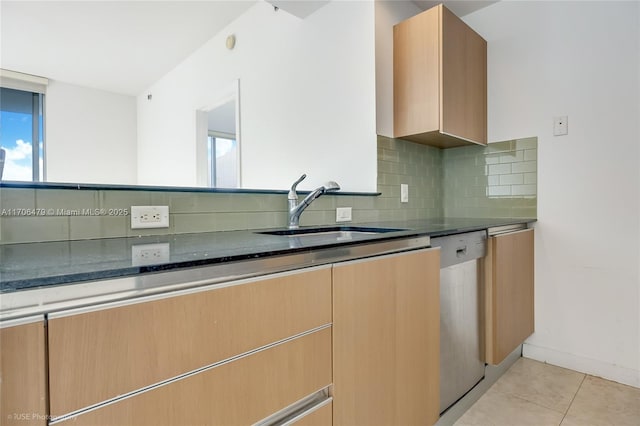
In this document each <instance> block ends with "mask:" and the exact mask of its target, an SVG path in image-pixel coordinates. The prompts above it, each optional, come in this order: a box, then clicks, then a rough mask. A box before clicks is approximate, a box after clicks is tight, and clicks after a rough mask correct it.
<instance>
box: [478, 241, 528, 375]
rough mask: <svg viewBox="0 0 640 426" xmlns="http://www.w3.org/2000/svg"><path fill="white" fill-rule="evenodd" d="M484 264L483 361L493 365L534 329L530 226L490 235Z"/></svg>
mask: <svg viewBox="0 0 640 426" xmlns="http://www.w3.org/2000/svg"><path fill="white" fill-rule="evenodd" d="M484 268H485V304H486V306H485V314H486V321H485V323H486V330H485V332H486V362H487V363H489V364H494V365H495V364H499V363H501V362H502V361H503V360H504V359H505V357H506V356H507V355H509V354H510V353H511V352H512V351H513V350H514V349H515V348H516V347H518V345H520V344H521V343H523V342H524V341H525V339H526V338H527V337H529V336H530V335H531V334H532V333H533V331H534V239H533V229H527V230H524V231H518V232H512V233H508V234H503V235H498V236H495V237H490V238H489V239H488V240H487V257H486V258H485V264H484Z"/></svg>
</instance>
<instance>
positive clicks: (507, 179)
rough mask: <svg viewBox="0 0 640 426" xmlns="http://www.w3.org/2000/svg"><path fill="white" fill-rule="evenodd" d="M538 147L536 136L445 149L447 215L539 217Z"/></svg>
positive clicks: (444, 167) (444, 204) (445, 210)
mask: <svg viewBox="0 0 640 426" xmlns="http://www.w3.org/2000/svg"><path fill="white" fill-rule="evenodd" d="M537 148H538V141H537V138H527V139H518V140H515V141H507V142H498V143H492V144H489V145H488V146H486V147H483V146H465V147H459V148H452V149H448V150H444V151H443V161H442V162H443V169H444V171H445V172H444V179H443V187H444V189H443V193H444V199H443V209H444V215H445V216H448V217H536V215H537V180H538V178H537V152H538V151H537ZM465 159H466V160H465ZM470 159H474V161H475V164H476V166H474V167H471V166H470V162H469V161H468V160H470ZM473 188H482V189H483V191H484V192H481V191H476V190H474V189H473Z"/></svg>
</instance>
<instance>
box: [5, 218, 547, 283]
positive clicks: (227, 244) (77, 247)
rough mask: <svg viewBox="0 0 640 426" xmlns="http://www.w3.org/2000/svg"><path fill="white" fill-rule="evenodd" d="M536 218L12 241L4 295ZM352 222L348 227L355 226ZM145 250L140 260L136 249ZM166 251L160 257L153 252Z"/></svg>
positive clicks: (428, 221) (485, 226)
mask: <svg viewBox="0 0 640 426" xmlns="http://www.w3.org/2000/svg"><path fill="white" fill-rule="evenodd" d="M533 221H535V219H522V218H514V219H508V218H502V219H470V218H465V219H460V218H455V219H453V218H446V219H430V220H416V221H395V222H380V223H366V224H360V226H367V227H385V228H396V229H402V230H401V231H395V232H387V233H382V234H366V235H353V236H351V237H349V238H341V239H337V238H336V237H329V236H328V237H326V238H322V237H314V238H311V239H307V238H287V237H282V236H274V235H264V234H258V233H256V232H259V231H264V230H257V231H252V230H248V231H226V232H210V233H198V234H177V235H165V236H155V237H138V238H136V237H130V238H109V239H96V240H78V241H61V242H45V243H26V244H8V245H3V246H0V260H1V264H0V293H13V292H16V291H20V290H27V289H36V288H42V287H50V286H58V285H64V284H73V283H79V282H87V281H91V280H104V279H111V278H118V277H128V276H135V275H139V274H147V273H153V272H161V271H170V270H177V269H181V268H192V267H197V266H211V265H215V264H220V263H224V262H234V261H242V260H248V259H257V258H263V257H269V256H278V255H286V254H294V253H300V252H305V251H312V250H316V249H320V248H322V249H326V248H331V247H338V246H344V245H350V244H361V243H366V242H373V241H382V240H388V239H395V238H405V237H411V236H422V235H428V236H430V237H438V236H444V235H451V234H458V233H462V232H469V231H477V230H482V229H488V228H494V227H499V226H505V225H514V224H521V223H530V222H533ZM354 225H355V224H352V223H347V224H345V226H354ZM140 251H145V252H146V254H145V255H143V257H149V258H150V259H143V260H140V259H139V257H140V255H138V256H137V257H138V258H134V256H133V253H134V252H138V253H139V252H140ZM158 253H161V256H162V258H161V259H158V260H157V261H155V260H153V256H154V255H156V254H158Z"/></svg>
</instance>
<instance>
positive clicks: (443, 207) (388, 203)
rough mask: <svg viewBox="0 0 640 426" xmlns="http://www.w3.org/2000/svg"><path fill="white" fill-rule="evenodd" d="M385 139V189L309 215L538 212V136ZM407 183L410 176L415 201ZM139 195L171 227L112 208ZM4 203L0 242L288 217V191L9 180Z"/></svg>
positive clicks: (243, 224)
mask: <svg viewBox="0 0 640 426" xmlns="http://www.w3.org/2000/svg"><path fill="white" fill-rule="evenodd" d="M377 144H378V191H379V192H380V195H379V196H369V195H362V196H359V195H349V196H331V195H325V196H323V197H322V198H319V199H318V200H316V201H315V202H314V203H313V204H312V205H311V206H310V207H309V208H308V210H307V211H306V212H305V213H304V214H303V215H302V216H301V221H300V223H301V225H304V226H307V225H324V224H333V223H335V209H336V207H352V216H353V221H354V222H376V221H390V220H417V219H429V218H437V217H442V216H448V217H535V216H536V206H537V198H536V194H537V139H536V138H529V139H519V140H515V141H508V142H500V143H493V144H489V146H487V147H483V146H466V147H460V148H452V149H447V150H441V149H438V148H434V147H430V146H425V145H420V144H416V143H413V142H408V141H403V140H399V139H391V138H386V137H382V136H379V137H378V139H377ZM401 184H408V185H409V202H407V203H401V202H400V185H401ZM132 205H168V206H169V211H170V226H169V228H166V229H131V227H130V221H131V217H130V215H125V216H121V215H116V214H115V213H114V214H113V215H111V214H109V212H110V210H113V211H114V212H116V213H117V211H118V209H130V208H131V206H132ZM0 209H4V213H3V214H2V216H0V244H10V243H20V242H37V241H59V240H69V239H93V238H111V237H124V236H139V235H161V234H172V233H193V232H207V231H225V230H237V229H260V228H275V227H284V226H286V218H287V213H286V210H287V200H286V195H283V194H244V193H243V194H234V193H199V192H195V193H194V192H171V191H123V190H107V189H81V190H77V189H16V188H2V189H1V190H0ZM11 209H25V210H33V209H36V210H37V211H38V212H44V213H43V214H39V215H37V216H28V215H23V214H21V213H16V212H15V211H13V212H12V211H11ZM85 209H86V211H89V210H91V211H94V210H99V211H101V212H102V213H101V214H98V215H87V214H85V213H86V211H85ZM100 209H102V210H100Z"/></svg>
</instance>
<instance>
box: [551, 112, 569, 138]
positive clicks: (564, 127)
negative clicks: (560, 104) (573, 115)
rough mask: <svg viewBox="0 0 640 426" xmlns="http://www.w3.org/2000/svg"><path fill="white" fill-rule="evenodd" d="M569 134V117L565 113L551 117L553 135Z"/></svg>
mask: <svg viewBox="0 0 640 426" xmlns="http://www.w3.org/2000/svg"><path fill="white" fill-rule="evenodd" d="M568 134H569V117H568V116H566V115H562V116H558V117H553V135H554V136H564V135H568Z"/></svg>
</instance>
